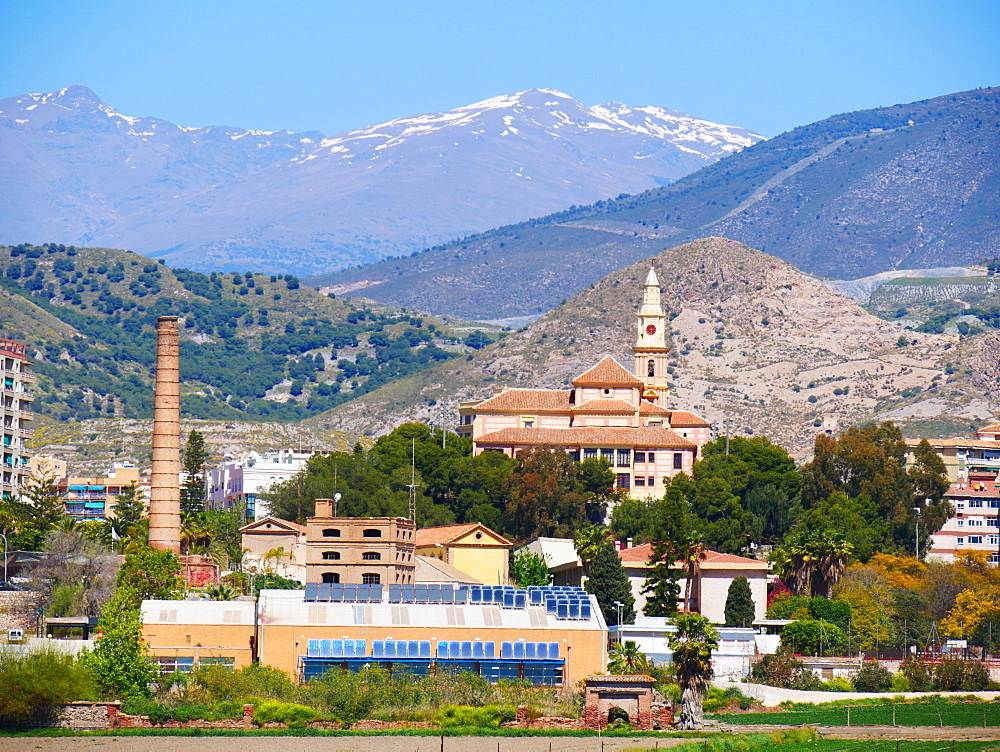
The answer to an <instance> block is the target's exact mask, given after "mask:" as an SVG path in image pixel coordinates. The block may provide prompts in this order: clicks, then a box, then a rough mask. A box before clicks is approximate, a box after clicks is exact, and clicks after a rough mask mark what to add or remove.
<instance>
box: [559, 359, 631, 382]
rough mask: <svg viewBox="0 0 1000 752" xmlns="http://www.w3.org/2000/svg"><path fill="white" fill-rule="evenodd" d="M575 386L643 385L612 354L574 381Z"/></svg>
mask: <svg viewBox="0 0 1000 752" xmlns="http://www.w3.org/2000/svg"><path fill="white" fill-rule="evenodd" d="M572 384H573V386H642V381H640V380H639V379H637V378H636V377H635V375H634V374H632V373H630V372H629V371H628V370H626V368H625V367H624V366H623V365H622V364H621V363H619V362H618V361H617V360H615V359H614V358H612V357H611V356H610V355H605V356H604V358H602V359H601V361H600V362H599V363H598V364H597V365H595V366H593V367H592V368H590V369H589V370H587V371H584V372H583V373H581V374H580V375H579V376H577V377H576V378H575V379H573V381H572Z"/></svg>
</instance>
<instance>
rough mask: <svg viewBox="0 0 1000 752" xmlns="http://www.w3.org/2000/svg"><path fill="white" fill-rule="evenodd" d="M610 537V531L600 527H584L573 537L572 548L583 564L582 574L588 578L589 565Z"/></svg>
mask: <svg viewBox="0 0 1000 752" xmlns="http://www.w3.org/2000/svg"><path fill="white" fill-rule="evenodd" d="M611 536H612V534H611V531H610V530H608V529H607V528H606V527H602V526H601V525H584V526H583V527H581V528H580V529H579V530H577V531H576V534H575V535H574V536H573V547H574V548H575V549H576V555H577V556H579V557H580V563H581V564H583V574H584V576H585V577H589V576H590V564H591V562H593V561H594V559H595V558H596V557H597V552H598V551H600V550H601V547H602V546H605V545H607V543H608V538H610V537H611Z"/></svg>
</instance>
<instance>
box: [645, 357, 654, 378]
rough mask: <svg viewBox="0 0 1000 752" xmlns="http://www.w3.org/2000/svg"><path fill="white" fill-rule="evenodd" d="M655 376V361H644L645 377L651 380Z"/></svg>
mask: <svg viewBox="0 0 1000 752" xmlns="http://www.w3.org/2000/svg"><path fill="white" fill-rule="evenodd" d="M655 375H656V361H655V360H647V361H646V376H649V377H650V378H652V377H653V376H655Z"/></svg>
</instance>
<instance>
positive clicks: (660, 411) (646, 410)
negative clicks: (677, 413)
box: [639, 400, 670, 415]
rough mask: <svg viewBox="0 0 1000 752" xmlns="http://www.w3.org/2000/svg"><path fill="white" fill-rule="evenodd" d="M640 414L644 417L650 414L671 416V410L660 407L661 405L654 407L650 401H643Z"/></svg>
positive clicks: (640, 404) (640, 403)
mask: <svg viewBox="0 0 1000 752" xmlns="http://www.w3.org/2000/svg"><path fill="white" fill-rule="evenodd" d="M639 412H641V413H642V414H643V415H648V414H650V413H652V414H654V415H670V410H668V409H667V408H665V407H660V406H659V405H654V404H653V403H652V402H650V401H649V400H641V401H640V402H639Z"/></svg>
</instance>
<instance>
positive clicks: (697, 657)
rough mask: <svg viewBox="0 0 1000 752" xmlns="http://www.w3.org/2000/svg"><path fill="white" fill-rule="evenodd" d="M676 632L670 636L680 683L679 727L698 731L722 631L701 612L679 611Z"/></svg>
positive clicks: (673, 620) (674, 620) (674, 621)
mask: <svg viewBox="0 0 1000 752" xmlns="http://www.w3.org/2000/svg"><path fill="white" fill-rule="evenodd" d="M671 621H672V622H673V624H674V625H675V626H676V627H677V631H676V632H674V633H672V634H670V635H669V643H670V649H671V650H672V651H673V652H674V669H675V671H676V672H677V683H678V684H680V685H681V714H680V720H679V722H678V724H677V728H678V729H680V730H681V731H696V730H698V729H700V728H701V726H702V721H703V715H704V710H705V709H704V702H705V688H706V687H707V686H708V680H709V679H711V678H712V673H713V670H712V651H713V650H714V649H715V648H716V647H718V645H719V633H718V632H717V631H715V627H713V626H712V624H711V622H709V620H708V619H707V618H705V617H704V616H702V615H701V614H678V615H677V616H675V617H674V618H673V619H672V620H671Z"/></svg>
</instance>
